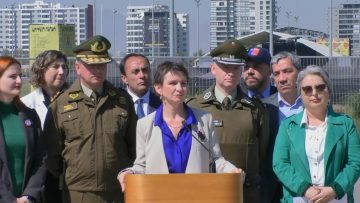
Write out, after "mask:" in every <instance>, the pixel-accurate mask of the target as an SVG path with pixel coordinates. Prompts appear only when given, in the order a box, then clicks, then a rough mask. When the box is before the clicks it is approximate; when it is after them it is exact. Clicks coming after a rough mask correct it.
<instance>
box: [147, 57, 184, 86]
mask: <svg viewBox="0 0 360 203" xmlns="http://www.w3.org/2000/svg"><path fill="white" fill-rule="evenodd" d="M168 72H181V73H183V74H184V75H185V78H186V80H187V81H189V73H188V71H187V70H186V68H185V66H184V65H183V64H181V63H174V62H171V61H165V62H164V63H161V64H160V65H159V66H158V67H157V69H156V71H155V75H154V84H155V85H162V84H163V82H164V77H165V75H166V74H167V73H168Z"/></svg>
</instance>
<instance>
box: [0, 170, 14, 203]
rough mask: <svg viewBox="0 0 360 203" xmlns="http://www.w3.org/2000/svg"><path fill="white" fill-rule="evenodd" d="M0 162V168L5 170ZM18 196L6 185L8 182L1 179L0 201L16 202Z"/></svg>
mask: <svg viewBox="0 0 360 203" xmlns="http://www.w3.org/2000/svg"><path fill="white" fill-rule="evenodd" d="M1 164H2V163H0V170H1V171H3V167H4V166H1ZM15 201H16V197H15V196H14V195H13V194H12V192H11V191H9V189H8V188H7V187H6V183H5V182H4V181H3V180H0V202H4V203H5V202H15Z"/></svg>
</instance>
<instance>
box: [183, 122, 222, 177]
mask: <svg viewBox="0 0 360 203" xmlns="http://www.w3.org/2000/svg"><path fill="white" fill-rule="evenodd" d="M181 123H182V125H183V126H185V128H186V129H188V130H189V131H190V134H191V136H192V137H193V138H194V139H195V140H196V141H197V142H198V143H200V145H201V146H202V147H204V149H205V150H206V151H207V152H208V153H209V156H210V159H211V163H210V164H209V172H210V173H216V164H215V158H214V155H213V153H212V152H211V151H210V150H209V148H207V147H206V146H205V145H204V143H203V142H204V141H205V138H206V137H205V135H204V133H202V132H201V131H198V132H195V135H194V134H193V131H192V129H191V128H190V127H189V126H188V125H187V124H186V121H185V120H183V121H182V122H181Z"/></svg>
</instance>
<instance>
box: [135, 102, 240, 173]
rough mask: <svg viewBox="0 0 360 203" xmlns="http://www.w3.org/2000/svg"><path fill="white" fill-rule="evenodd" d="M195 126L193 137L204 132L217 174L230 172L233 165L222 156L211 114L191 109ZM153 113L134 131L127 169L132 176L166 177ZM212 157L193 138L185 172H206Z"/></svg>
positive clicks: (205, 141) (141, 120)
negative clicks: (133, 156)
mask: <svg viewBox="0 0 360 203" xmlns="http://www.w3.org/2000/svg"><path fill="white" fill-rule="evenodd" d="M191 109H192V111H193V112H194V115H195V117H196V120H197V121H198V123H197V124H196V125H193V126H192V134H193V135H194V136H198V134H197V132H199V131H200V132H203V134H204V135H205V137H206V138H205V139H204V141H203V144H204V145H205V146H206V147H207V148H208V149H209V150H210V151H211V152H212V154H213V156H214V159H215V163H216V171H217V173H224V172H230V171H231V170H232V169H235V166H234V165H233V164H231V163H230V162H228V161H226V160H225V159H224V157H223V156H222V155H221V151H220V146H219V141H218V137H217V135H216V134H215V130H214V124H213V118H212V116H211V114H209V113H206V112H204V111H202V110H200V109H195V108H191ZM155 113H156V111H155V112H153V113H151V114H150V115H148V116H145V117H144V118H142V119H140V120H138V123H137V128H136V160H135V162H134V166H133V167H131V168H129V169H130V170H131V171H132V172H133V173H146V174H168V173H169V169H168V166H167V162H166V157H165V152H164V146H163V141H162V132H161V129H160V128H159V127H158V126H154V119H155ZM210 163H211V157H210V156H209V153H208V152H207V151H206V149H204V147H203V146H201V144H200V143H199V142H198V141H197V140H195V139H194V138H192V144H191V149H190V155H189V160H188V164H187V168H186V171H185V173H208V172H209V164H210Z"/></svg>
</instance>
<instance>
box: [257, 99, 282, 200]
mask: <svg viewBox="0 0 360 203" xmlns="http://www.w3.org/2000/svg"><path fill="white" fill-rule="evenodd" d="M261 101H262V102H263V104H264V105H265V107H266V109H267V111H268V113H269V117H270V122H269V131H270V132H269V147H268V152H267V154H268V157H267V163H266V164H267V165H270V166H272V156H273V151H274V145H275V139H276V135H277V133H278V129H279V124H280V123H279V101H278V93H275V94H272V95H270V96H269V97H266V98H263V99H262V100H261ZM265 182H266V184H270V185H273V187H269V188H270V191H269V195H270V196H272V198H271V202H280V198H281V196H282V188H281V183H279V182H278V181H277V177H276V175H275V173H274V171H273V170H271V171H268V174H267V181H265Z"/></svg>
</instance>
